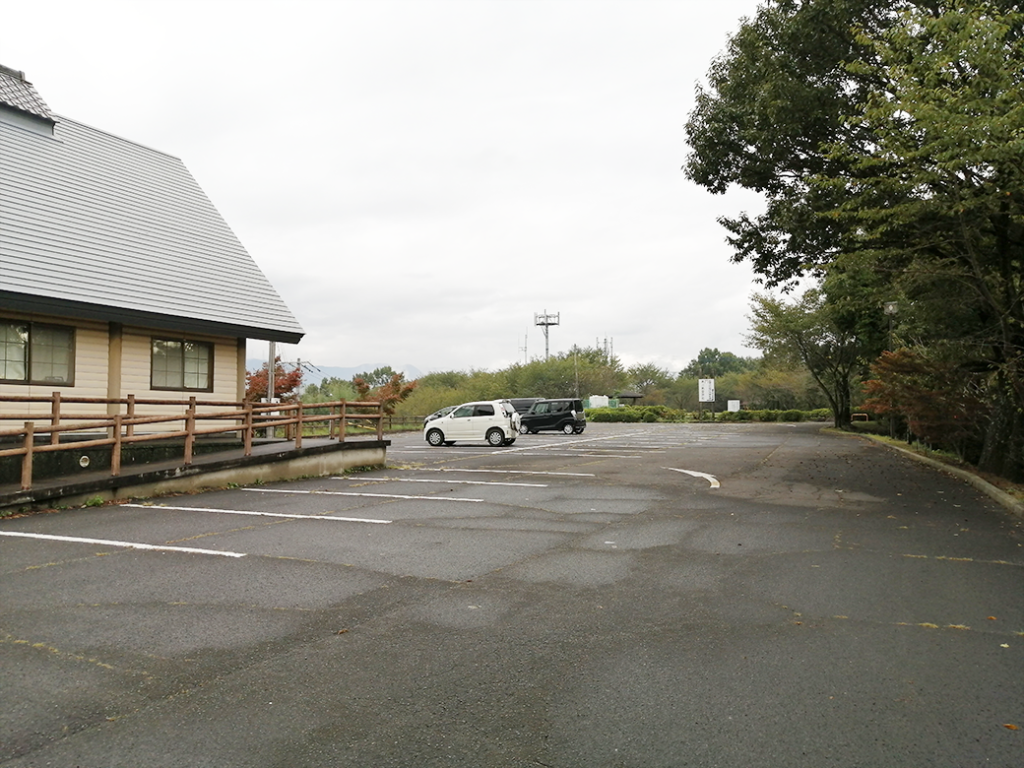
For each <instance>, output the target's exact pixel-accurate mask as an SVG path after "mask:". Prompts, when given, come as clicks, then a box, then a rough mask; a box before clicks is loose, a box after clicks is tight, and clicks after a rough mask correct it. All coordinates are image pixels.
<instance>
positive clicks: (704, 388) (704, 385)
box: [697, 379, 715, 403]
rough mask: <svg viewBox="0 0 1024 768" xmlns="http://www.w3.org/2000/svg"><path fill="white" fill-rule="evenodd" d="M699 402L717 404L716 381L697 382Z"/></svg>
mask: <svg viewBox="0 0 1024 768" xmlns="http://www.w3.org/2000/svg"><path fill="white" fill-rule="evenodd" d="M697 400H699V401H700V402H702V403H713V402H715V380H714V379H700V380H698V382H697Z"/></svg>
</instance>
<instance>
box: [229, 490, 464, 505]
mask: <svg viewBox="0 0 1024 768" xmlns="http://www.w3.org/2000/svg"><path fill="white" fill-rule="evenodd" d="M239 490H242V491H251V492H252V493H301V494H306V495H309V496H364V497H369V498H371V499H412V500H414V501H470V502H481V501H483V499H463V498H459V497H457V496H402V495H401V494H397V493H356V492H355V491H289V490H286V489H283V488H241V489H239Z"/></svg>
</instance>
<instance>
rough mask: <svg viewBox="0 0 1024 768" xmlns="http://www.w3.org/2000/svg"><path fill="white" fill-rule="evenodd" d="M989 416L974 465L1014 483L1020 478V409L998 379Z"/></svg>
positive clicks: (1023, 436)
mask: <svg viewBox="0 0 1024 768" xmlns="http://www.w3.org/2000/svg"><path fill="white" fill-rule="evenodd" d="M1000 384H1003V386H1000V387H999V395H998V396H997V397H996V398H995V404H994V405H995V407H994V409H993V412H992V418H991V420H990V421H989V423H988V425H987V427H986V429H985V439H984V443H983V445H982V449H981V458H980V459H979V460H978V469H980V470H982V471H985V472H991V473H992V474H994V475H999V476H1000V477H1005V478H1006V479H1007V480H1011V481H1012V482H1015V483H1021V482H1024V409H1022V408H1021V405H1020V404H1019V403H1018V402H1017V401H1016V398H1014V397H1013V390H1012V388H1011V387H1009V386H1005V382H1000Z"/></svg>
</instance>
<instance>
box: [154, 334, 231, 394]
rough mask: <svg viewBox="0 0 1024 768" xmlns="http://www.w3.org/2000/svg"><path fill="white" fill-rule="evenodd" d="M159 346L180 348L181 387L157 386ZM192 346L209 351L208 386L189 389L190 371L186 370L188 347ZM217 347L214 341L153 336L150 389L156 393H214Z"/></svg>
mask: <svg viewBox="0 0 1024 768" xmlns="http://www.w3.org/2000/svg"><path fill="white" fill-rule="evenodd" d="M157 344H177V345H179V346H180V354H181V371H180V372H181V386H165V385H157V383H156V379H155V374H156V348H157ZM189 344H192V345H195V346H196V347H201V348H205V349H206V350H207V368H206V386H204V387H189V386H187V385H186V383H185V381H186V377H187V375H188V370H187V368H186V365H185V363H186V360H187V358H186V356H185V352H186V347H187V345H189ZM216 351H217V345H216V344H214V343H213V342H212V341H200V340H199V339H187V338H172V337H168V336H152V337H150V340H149V388H150V390H152V391H154V392H213V382H214V376H213V368H214V361H215V360H216V357H217V354H216Z"/></svg>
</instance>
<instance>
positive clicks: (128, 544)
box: [0, 531, 245, 557]
mask: <svg viewBox="0 0 1024 768" xmlns="http://www.w3.org/2000/svg"><path fill="white" fill-rule="evenodd" d="M0 536H16V537H18V538H22V539H46V540H47V541H63V542H67V543H69V544H98V545H99V546H101V547H118V548H122V549H149V550H155V551H157V552H184V553H186V554H190V555H218V556H220V557H245V553H244V552H222V551H220V550H216V549H196V548H195V547H168V546H161V545H158V544H139V543H138V542H135V541H112V540H110V539H80V538H78V537H75V536H51V535H49V534H46V533H21V532H15V531H0Z"/></svg>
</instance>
